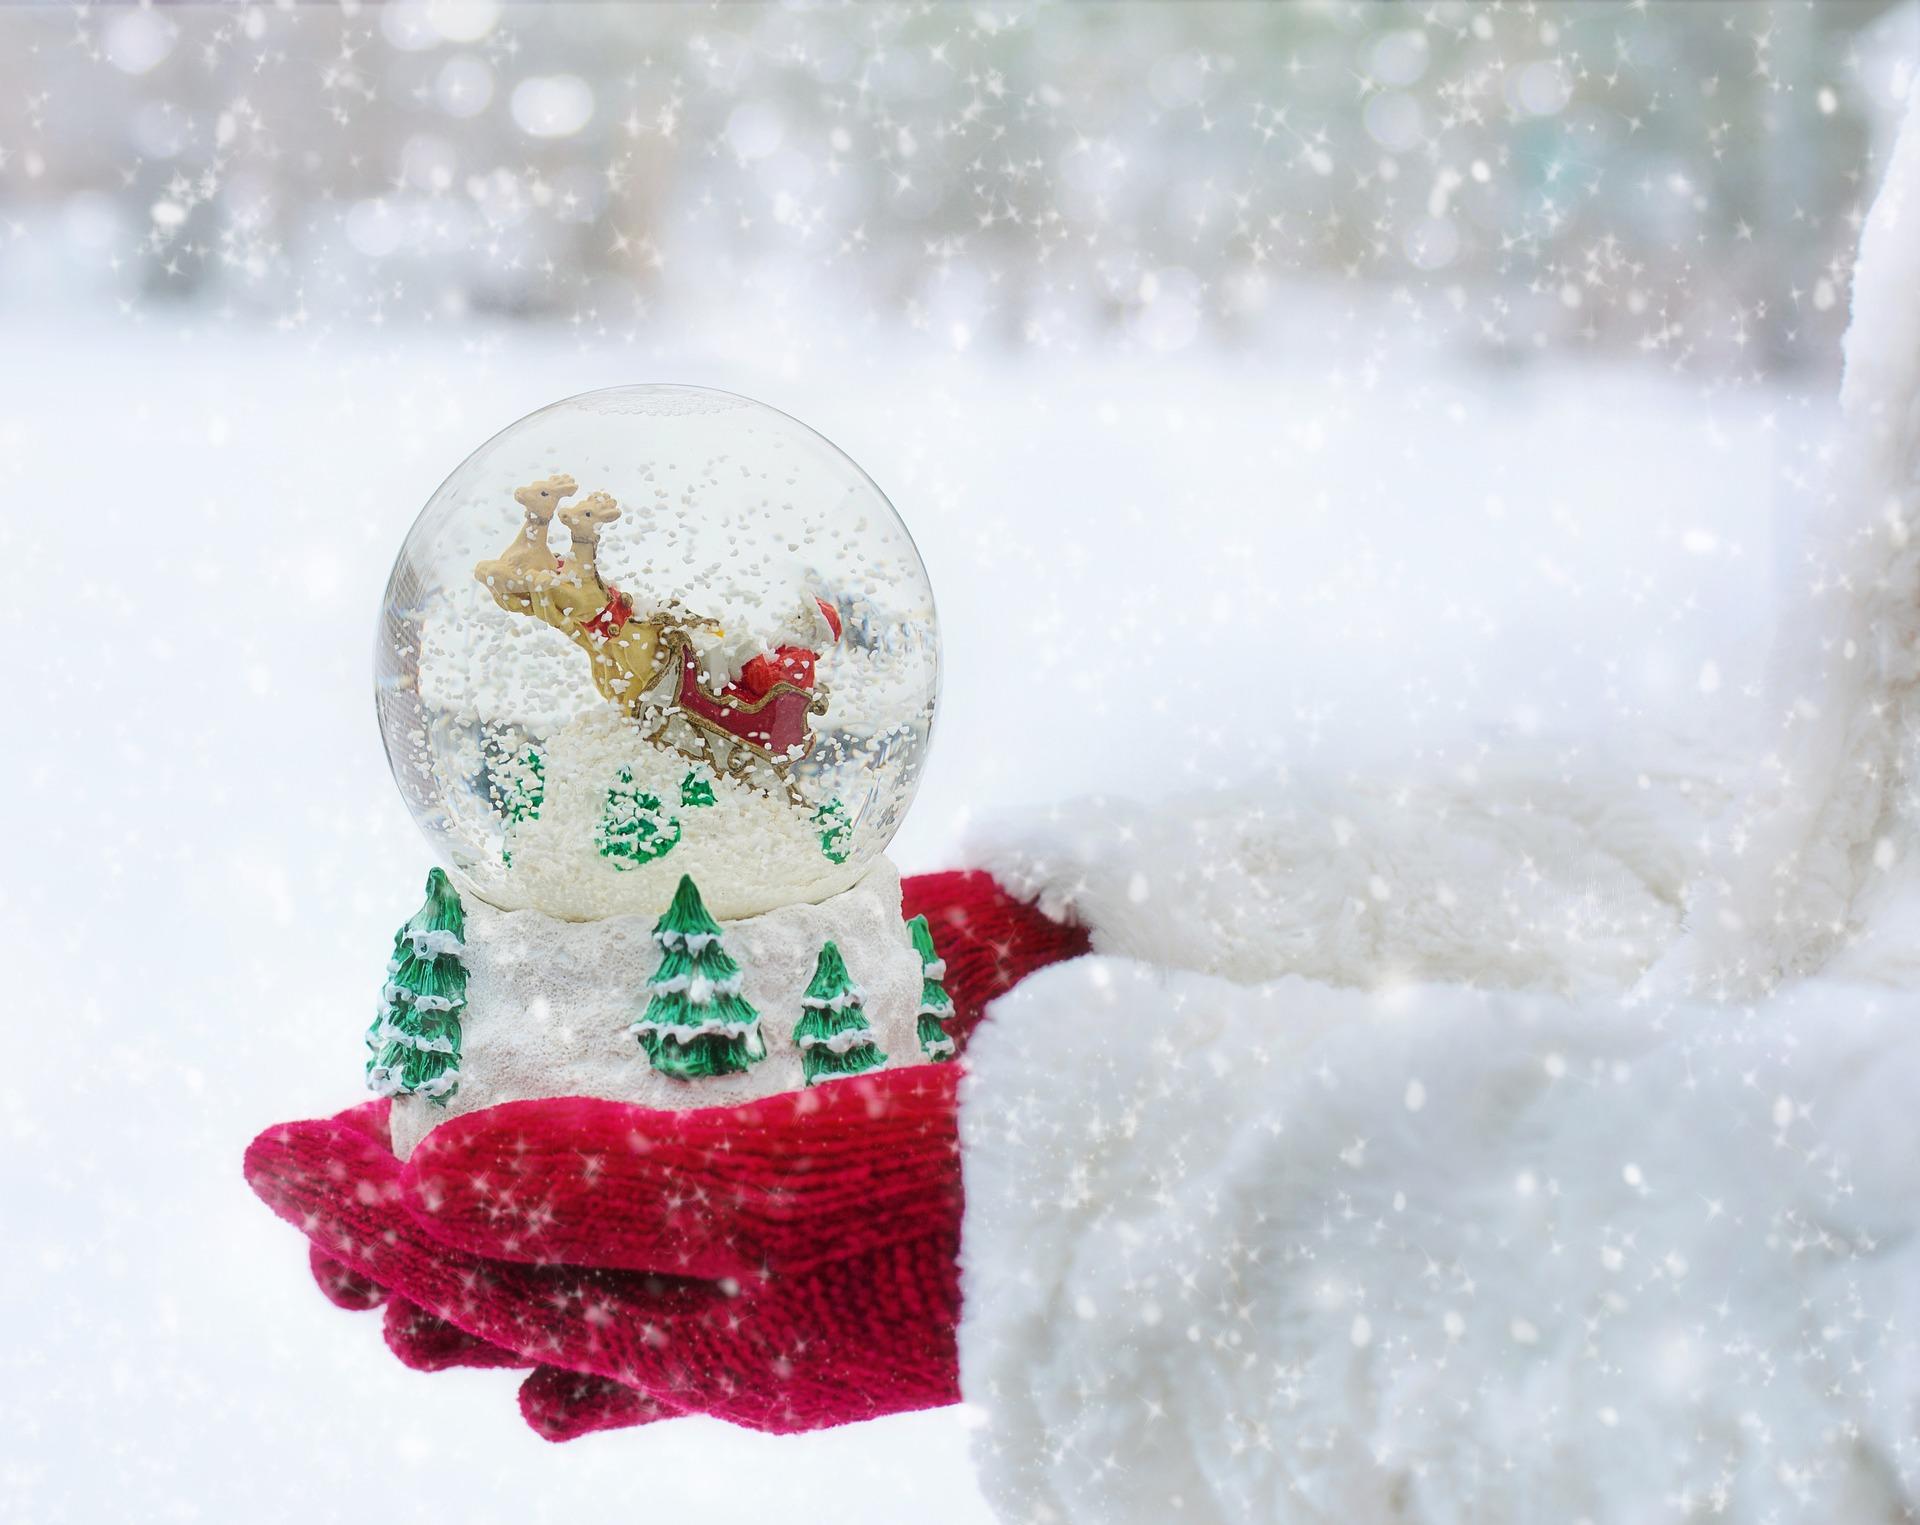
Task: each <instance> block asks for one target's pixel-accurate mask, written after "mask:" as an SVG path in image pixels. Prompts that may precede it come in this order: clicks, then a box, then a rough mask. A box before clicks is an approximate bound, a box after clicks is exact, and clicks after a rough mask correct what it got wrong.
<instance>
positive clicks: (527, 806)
mask: <svg viewBox="0 0 1920 1525" xmlns="http://www.w3.org/2000/svg"><path fill="white" fill-rule="evenodd" d="M504 784H505V787H504V789H503V791H502V793H501V798H500V813H501V814H502V815H503V816H505V817H506V818H507V819H508V820H509V821H511V822H513V823H514V824H515V825H518V824H519V823H520V822H521V821H537V820H539V819H540V807H541V806H542V805H544V804H545V803H546V799H547V765H546V762H545V760H544V759H543V758H542V757H541V756H540V749H539V748H538V747H536V746H534V745H532V743H528V745H527V746H526V747H525V748H524V749H522V751H521V753H520V755H519V756H518V757H516V758H515V759H514V760H513V765H512V766H511V767H510V768H508V769H507V770H506V774H505V779H504Z"/></svg>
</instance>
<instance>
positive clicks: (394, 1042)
mask: <svg viewBox="0 0 1920 1525" xmlns="http://www.w3.org/2000/svg"><path fill="white" fill-rule="evenodd" d="M466 933H467V914H466V910H465V908H464V907H463V906H462V905H461V904H460V897H459V895H458V894H456V893H455V892H454V888H453V885H452V884H450V883H449V882H448V880H447V876H446V875H445V874H444V873H443V872H441V871H440V870H439V869H437V868H436V869H434V870H433V871H432V872H431V873H429V874H428V875H427V899H426V904H424V905H423V906H421V907H420V909H419V910H418V911H416V912H415V913H414V915H413V919H412V920H411V921H409V922H408V923H407V924H406V925H405V926H404V927H402V928H401V929H400V930H399V931H398V932H396V933H394V935H393V957H392V959H391V960H389V961H388V964H387V983H386V985H385V986H384V987H383V988H382V989H381V991H380V1015H379V1016H378V1017H377V1018H375V1019H374V1024H373V1026H372V1027H370V1028H369V1029H367V1047H368V1048H369V1049H371V1050H372V1057H371V1058H369V1059H368V1060H367V1088H368V1089H369V1090H371V1091H373V1092H374V1093H375V1094H376V1095H380V1096H395V1095H409V1096H424V1097H426V1098H427V1099H428V1100H429V1101H432V1102H433V1103H435V1104H436V1105H438V1106H442V1107H444V1106H445V1105H446V1104H447V1098H448V1097H450V1096H452V1095H453V1093H454V1092H455V1091H456V1090H458V1089H459V1086H460V1013H461V1012H462V1011H464V1010H465V1009H466V1005H467V969H466V965H465V964H463V963H462V962H461V961H460V955H461V951H462V949H463V948H464V947H465V945H466Z"/></svg>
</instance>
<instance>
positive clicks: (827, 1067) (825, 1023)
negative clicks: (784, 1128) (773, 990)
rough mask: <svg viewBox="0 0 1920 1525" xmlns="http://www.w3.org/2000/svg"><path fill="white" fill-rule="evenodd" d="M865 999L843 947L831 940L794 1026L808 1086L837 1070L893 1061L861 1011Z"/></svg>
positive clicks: (845, 1072) (847, 1071) (852, 1070)
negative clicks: (844, 954) (848, 964)
mask: <svg viewBox="0 0 1920 1525" xmlns="http://www.w3.org/2000/svg"><path fill="white" fill-rule="evenodd" d="M865 1001H866V998H865V997H864V996H863V995H862V994H861V993H860V987H859V986H858V985H856V984H854V982H853V976H851V975H850V974H848V973H847V965H846V961H845V960H844V959H842V958H841V957H840V950H839V948H837V947H836V946H835V945H834V944H832V943H828V944H827V945H826V946H825V947H823V948H822V949H821V950H820V958H819V961H818V962H817V963H816V964H815V965H814V966H813V983H812V984H811V985H809V986H807V992H806V994H805V995H803V996H801V997H800V1004H801V1006H803V1007H804V1008H805V1009H806V1015H805V1016H803V1017H801V1019H800V1020H799V1022H798V1023H797V1024H795V1026H794V1029H793V1041H794V1042H795V1043H797V1044H798V1045H799V1046H800V1067H801V1070H802V1072H803V1073H804V1074H805V1076H806V1083H807V1084H808V1085H812V1084H813V1083H814V1081H816V1080H828V1079H831V1078H832V1077H833V1076H835V1075H858V1074H861V1073H862V1072H864V1071H866V1070H871V1069H874V1068H876V1067H878V1066H879V1065H882V1064H885V1063H886V1062H887V1056H886V1055H885V1054H883V1053H881V1052H880V1047H879V1045H878V1044H876V1043H875V1042H874V1041H873V1029H872V1028H871V1027H869V1026H868V1025H867V1018H866V1015H865V1013H864V1012H863V1011H862V1010H861V1008H862V1006H863V1005H864V1004H865Z"/></svg>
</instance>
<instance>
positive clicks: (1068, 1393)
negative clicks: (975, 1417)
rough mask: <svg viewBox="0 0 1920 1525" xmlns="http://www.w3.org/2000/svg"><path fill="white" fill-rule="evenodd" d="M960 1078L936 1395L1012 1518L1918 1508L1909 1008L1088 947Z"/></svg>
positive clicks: (1530, 1517) (1114, 1521)
mask: <svg viewBox="0 0 1920 1525" xmlns="http://www.w3.org/2000/svg"><path fill="white" fill-rule="evenodd" d="M969 1066H970V1072H971V1073H970V1078H969V1079H968V1081H967V1084H966V1090H965V1093H964V1100H963V1104H962V1118H961V1128H962V1137H963V1141H964V1148H965V1171H966V1186H967V1210H966V1227H965V1241H964V1254H963V1267H964V1278H965V1280H964V1287H965V1313H964V1317H963V1321H962V1326H961V1336H960V1350H961V1372H962V1386H963V1388H964V1391H965V1393H966V1396H967V1398H968V1400H969V1401H970V1402H971V1403H973V1404H974V1405H976V1406H977V1407H978V1408H979V1409H980V1410H981V1411H982V1412H983V1414H984V1416H985V1419H984V1424H983V1427H982V1429H981V1431H980V1434H979V1436H978V1441H977V1443H978V1451H979V1461H980V1465H981V1472H982V1477H983V1481H984V1485H985V1487H986V1488H987V1490H988V1493H989V1496H990V1497H991V1498H992V1499H993V1500H994V1501H995V1504H996V1507H997V1508H998V1509H999V1510H1000V1512H1001V1513H1002V1516H1003V1517H1004V1518H1005V1519H1007V1520H1010V1521H1036V1522H1038V1521H1054V1522H1076V1525H1078V1522H1085V1525H1124V1522H1131V1521H1143V1522H1144V1521H1153V1522H1156V1525H1158V1522H1164V1521H1168V1520H1182V1521H1245V1520H1262V1521H1309V1520H1310V1521H1329V1522H1333V1521H1337V1522H1341V1525H1365V1522H1371V1521H1433V1522H1469V1521H1470V1522H1475V1525H1502V1522H1514V1525H1538V1522H1544V1521H1554V1522H1574V1521H1580V1520H1589V1521H1596V1522H1598V1521H1651V1520H1663V1519H1683V1518H1693V1517H1694V1516H1696V1515H1700V1516H1707V1515H1713V1516H1715V1517H1720V1518H1729V1519H1734V1520H1775V1519H1778V1520H1793V1519H1806V1520H1820V1521H1834V1520H1847V1521H1868V1520H1881V1519H1893V1518H1906V1517H1907V1515H1906V1513H1905V1511H1910V1510H1913V1509H1916V1508H1920V1443H1917V1442H1916V1440H1915V1436H1916V1434H1920V1190H1916V1185H1915V1181H1916V1166H1915V1161H1916V1160H1920V1105H1916V1100H1915V1099H1916V1098H1917V1097H1920V998H1917V997H1913V996H1902V997H1899V998H1897V1000H1896V999H1894V998H1890V997H1888V996H1887V994H1886V992H1884V991H1879V992H1862V991H1860V990H1856V989H1852V988H1847V987H1842V986H1837V985H1826V986H1817V985H1816V986H1805V987H1801V988H1800V990H1799V991H1798V992H1797V993H1794V994H1783V995H1781V996H1777V997H1776V998H1775V999H1774V1000H1773V1001H1771V1002H1769V1003H1768V1004H1767V1006H1766V1007H1764V1008H1762V1009H1760V1010H1757V1011H1748V1012H1741V1011H1738V1010H1732V1009H1725V1008H1723V1009H1719V1010H1712V1011H1709V1010H1705V1009H1698V1010H1696V1009H1669V1010H1664V1011H1658V1012H1655V1011H1652V1010H1650V1009H1647V1008H1640V1009H1625V1008H1623V1007H1621V1006H1620V1005H1619V1004H1618V1003H1613V1002H1602V1001H1588V1002H1575V1001H1570V1000H1566V999H1563V998H1560V997H1553V996H1539V997H1531V996H1524V995H1515V994H1489V993H1483V992H1475V991H1471V990H1466V989H1459V988H1439V987H1430V986H1402V987H1400V988H1398V989H1397V990H1396V991H1394V992H1392V993H1391V994H1387V995H1380V994H1373V993H1368V992H1364V991H1358V990H1341V989H1334V988H1331V987H1329V986H1326V985H1322V984H1319V983H1316V982H1313V981H1309V980H1305V979H1301V978H1298V977H1289V978H1285V979H1281V980H1278V981H1275V982H1273V983H1269V984H1265V985H1257V986H1250V985H1236V984H1233V983H1230V982H1228V981H1226V980H1222V979H1218V978H1214V977H1210V976H1206V975H1200V974H1192V973H1172V972H1168V971H1165V970H1156V969H1152V968H1150V967H1148V966H1145V965H1141V964H1136V963H1133V962H1130V961H1125V960H1119V959H1112V958H1101V957H1090V958H1086V959H1082V960H1079V961H1077V962H1074V963H1071V964H1067V965H1062V966H1058V967H1056V968H1055V969H1052V970H1049V971H1046V972H1045V973H1043V974H1041V975H1038V976H1036V977H1035V978H1033V979H1031V980H1029V981H1028V982H1026V983H1025V984H1024V985H1022V986H1021V987H1020V988H1019V989H1018V990H1016V991H1015V992H1014V993H1013V994H1012V995H1010V996H1008V997H1006V998H1005V999H1003V1000H1002V1001H1001V1002H999V1003H998V1004H997V1006H996V1008H995V1010H994V1013H993V1017H992V1020H991V1021H989V1022H988V1023H986V1024H985V1025H984V1026H983V1027H982V1028H981V1030H980V1031H979V1033H978V1034H977V1036H976V1037H975V1039H974V1042H973V1046H972V1049H971V1051H970V1054H969Z"/></svg>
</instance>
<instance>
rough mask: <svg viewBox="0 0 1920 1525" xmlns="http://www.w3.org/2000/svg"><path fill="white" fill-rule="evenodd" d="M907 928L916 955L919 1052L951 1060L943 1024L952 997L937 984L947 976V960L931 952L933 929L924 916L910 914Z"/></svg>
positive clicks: (950, 1009)
mask: <svg viewBox="0 0 1920 1525" xmlns="http://www.w3.org/2000/svg"><path fill="white" fill-rule="evenodd" d="M907 930H908V931H909V932H911V933H912V934H913V951H914V952H915V953H918V954H919V955H920V1009H919V1010H918V1011H917V1012H915V1013H914V1015H915V1016H916V1017H918V1018H919V1019H920V1052H921V1053H923V1054H925V1055H926V1056H927V1057H928V1058H929V1059H951V1058H952V1057H953V1055H954V1042H953V1035H952V1034H950V1033H949V1032H948V1031H947V1028H946V1024H947V1020H948V1019H949V1018H950V1017H951V1016H952V1015H953V997H952V996H950V995H948V994H947V987H946V986H945V985H943V984H942V983H941V981H942V980H944V979H945V978H946V977H947V961H946V960H945V959H944V958H941V957H940V956H939V955H938V954H937V953H935V952H934V949H933V929H932V928H931V927H929V926H928V925H927V918H926V917H924V916H916V917H914V918H913V920H912V921H910V922H908V923H907Z"/></svg>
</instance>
